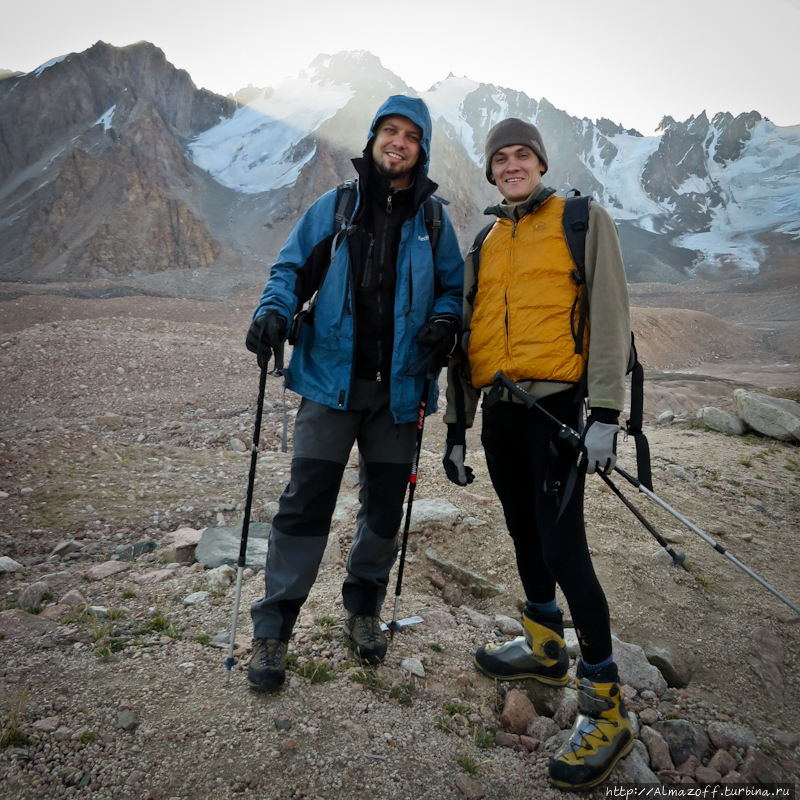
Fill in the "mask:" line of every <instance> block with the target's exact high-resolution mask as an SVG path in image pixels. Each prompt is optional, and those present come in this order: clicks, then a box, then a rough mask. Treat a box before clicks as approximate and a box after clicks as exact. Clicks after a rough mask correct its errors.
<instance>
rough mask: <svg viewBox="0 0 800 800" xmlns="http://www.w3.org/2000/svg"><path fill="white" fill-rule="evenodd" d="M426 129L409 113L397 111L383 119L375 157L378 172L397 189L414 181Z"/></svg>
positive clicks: (373, 151)
mask: <svg viewBox="0 0 800 800" xmlns="http://www.w3.org/2000/svg"><path fill="white" fill-rule="evenodd" d="M421 142H422V129H421V128H420V127H419V125H416V124H415V123H413V122H412V121H411V120H410V119H408V117H403V116H400V115H399V114H396V115H394V116H391V117H386V119H385V120H383V122H382V123H381V126H380V128H379V129H378V132H377V133H376V134H375V140H374V142H373V144H372V160H373V161H374V162H375V167H376V168H377V170H378V172H380V173H381V175H383V177H384V178H387V179H388V180H390V181H391V182H392V186H394V188H395V189H407V188H408V187H409V186H410V185H411V178H412V170H413V169H414V165H415V164H416V163H417V161H418V160H419V152H420V149H421V147H422V145H421Z"/></svg>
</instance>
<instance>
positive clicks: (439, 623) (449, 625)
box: [417, 608, 458, 631]
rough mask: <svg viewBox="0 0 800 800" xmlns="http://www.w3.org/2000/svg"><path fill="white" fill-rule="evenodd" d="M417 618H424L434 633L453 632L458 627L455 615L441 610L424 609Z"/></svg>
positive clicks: (418, 613)
mask: <svg viewBox="0 0 800 800" xmlns="http://www.w3.org/2000/svg"><path fill="white" fill-rule="evenodd" d="M417 616H420V617H422V619H424V620H425V624H426V625H427V626H428V627H429V628H430V629H431V630H432V631H452V630H455V629H456V628H457V627H458V623H457V622H456V621H455V619H454V618H453V615H452V614H450V613H449V612H448V611H444V610H442V609H439V608H422V609H420V610H419V611H418V612H417Z"/></svg>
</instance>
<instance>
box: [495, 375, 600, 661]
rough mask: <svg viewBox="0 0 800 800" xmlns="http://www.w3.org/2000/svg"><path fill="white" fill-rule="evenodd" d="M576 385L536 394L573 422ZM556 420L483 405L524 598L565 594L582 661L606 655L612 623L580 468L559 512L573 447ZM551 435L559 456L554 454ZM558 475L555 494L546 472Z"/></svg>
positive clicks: (543, 599)
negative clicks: (592, 547)
mask: <svg viewBox="0 0 800 800" xmlns="http://www.w3.org/2000/svg"><path fill="white" fill-rule="evenodd" d="M574 395H575V392H574V390H568V391H566V392H560V393H559V394H555V395H552V396H550V397H547V398H544V399H543V400H541V401H540V404H541V405H542V406H544V407H545V408H546V409H547V410H548V411H550V412H551V413H552V414H554V415H555V416H556V417H557V418H558V419H560V420H562V421H563V422H564V423H566V424H567V425H569V426H570V427H571V428H575V429H576V428H577V427H578V420H579V414H580V405H579V404H577V403H573V402H572V399H573V398H574ZM556 432H557V426H556V425H555V423H553V422H552V421H551V420H550V419H548V418H547V417H546V416H545V415H544V414H543V413H542V412H541V411H539V410H537V409H535V408H532V409H528V408H526V407H525V406H524V405H521V404H519V403H510V402H499V403H496V404H495V405H493V406H492V407H491V408H488V409H487V408H486V407H485V406H484V410H483V432H482V434H481V441H482V442H483V448H484V451H485V452H486V463H487V466H488V468H489V475H490V476H491V478H492V483H493V484H494V488H495V491H496V492H497V496H498V497H499V498H500V502H501V503H502V504H503V511H504V513H505V517H506V525H507V526H508V531H509V533H510V534H511V538H512V539H513V541H514V547H515V549H516V555H517V568H518V569H519V575H520V578H521V579H522V585H523V587H524V589H525V594H526V596H527V599H528V600H529V601H531V602H533V603H548V602H550V601H551V600H552V599H553V598H554V597H555V593H556V583H558V585H559V586H560V587H561V590H562V591H563V592H564V596H565V597H566V598H567V603H568V604H569V609H570V612H571V614H572V619H573V621H574V623H575V628H576V632H577V634H578V640H579V642H580V645H581V653H582V655H583V659H584V661H586V662H587V663H589V664H598V663H600V662H602V661H605V660H606V659H607V658H608V657H609V656H610V655H611V625H610V621H609V616H608V604H607V602H606V597H605V594H604V593H603V588H602V587H601V586H600V582H599V581H598V580H597V575H595V571H594V567H593V565H592V559H591V556H590V555H589V546H588V545H587V543H586V529H585V528H584V522H583V488H584V479H585V476H584V473H583V472H581V473H580V474H579V475H578V478H577V481H576V483H575V486H574V489H573V491H572V495H571V497H570V500H569V503H568V504H567V507H566V508H565V509H564V513H563V514H562V516H561V519H560V520H558V522H556V519H557V517H558V510H559V503H560V500H561V496H562V495H563V492H564V488H565V486H566V483H567V479H568V477H569V470H570V463H571V459H572V458H573V456H572V451H571V450H570V448H569V446H568V445H567V444H565V443H564V442H562V441H560V440H559V439H558V438H557V436H556ZM551 442H552V443H554V444H555V446H556V450H557V455H553V454H551ZM548 478H549V480H550V482H551V484H552V480H553V479H555V480H558V481H560V490H559V494H558V497H555V496H554V495H553V494H551V493H549V492H548V491H547V489H546V486H545V482H546V479H548Z"/></svg>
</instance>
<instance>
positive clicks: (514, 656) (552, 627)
mask: <svg viewBox="0 0 800 800" xmlns="http://www.w3.org/2000/svg"><path fill="white" fill-rule="evenodd" d="M522 625H523V628H524V629H525V635H524V636H518V637H517V638H516V639H514V640H512V641H510V642H505V643H504V644H486V645H484V646H483V647H481V648H480V649H479V650H478V652H477V653H475V659H474V664H475V666H476V667H477V668H478V669H479V670H480V671H481V672H482V673H483V674H484V675H488V676H489V677H490V678H495V679H497V680H500V681H518V680H523V679H525V678H533V679H534V680H537V681H539V682H540V683H546V684H547V685H548V686H564V685H566V683H567V670H568V669H569V655H568V654H567V645H566V643H565V642H564V627H563V624H562V617H561V612H560V611H556V612H554V613H547V614H545V613H537V612H533V611H530V610H529V609H527V608H526V609H525V611H523V612H522Z"/></svg>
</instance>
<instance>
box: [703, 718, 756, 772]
mask: <svg viewBox="0 0 800 800" xmlns="http://www.w3.org/2000/svg"><path fill="white" fill-rule="evenodd" d="M707 730H708V737H709V738H710V739H711V741H712V743H713V744H714V747H716V748H718V749H720V750H730V749H731V748H732V747H740V748H741V749H742V750H746V749H747V748H748V747H754V746H755V745H756V744H757V740H756V735H755V734H754V733H753V731H751V730H750V728H747V727H745V726H744V725H737V724H735V723H733V722H711V723H709V725H708V728H707ZM730 769H733V767H731V768H730ZM730 769H729V770H727V772H730ZM722 774H723V775H725V774H726V773H725V772H723V773H722Z"/></svg>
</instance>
